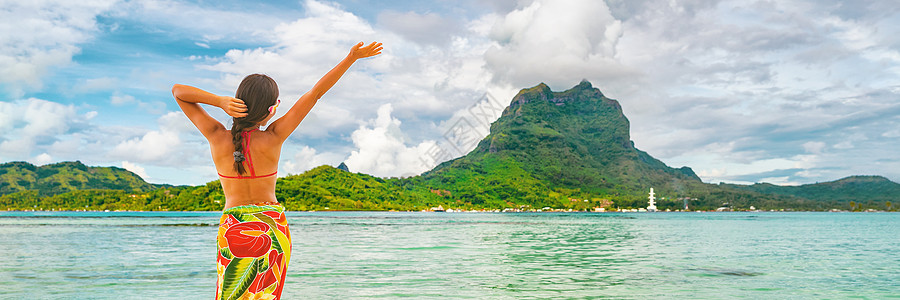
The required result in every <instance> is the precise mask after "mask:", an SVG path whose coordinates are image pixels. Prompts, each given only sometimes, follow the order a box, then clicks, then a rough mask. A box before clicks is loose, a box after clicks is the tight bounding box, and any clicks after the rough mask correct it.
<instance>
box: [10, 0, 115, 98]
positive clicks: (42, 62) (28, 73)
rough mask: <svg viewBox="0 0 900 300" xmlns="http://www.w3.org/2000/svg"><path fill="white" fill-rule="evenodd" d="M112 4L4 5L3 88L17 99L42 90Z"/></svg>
mask: <svg viewBox="0 0 900 300" xmlns="http://www.w3.org/2000/svg"><path fill="white" fill-rule="evenodd" d="M114 2H115V1H113V0H108V1H105V0H95V1H65V0H61V1H3V2H2V3H0V73H3V74H4V75H3V76H2V77H0V85H5V86H6V88H7V91H8V92H10V93H11V94H12V95H14V96H16V97H19V96H22V95H23V93H24V91H25V90H26V89H37V88H40V87H41V85H42V79H43V77H44V76H46V74H47V72H49V71H50V70H51V69H52V68H54V67H58V66H63V65H67V64H69V63H71V60H72V56H73V55H75V54H77V53H78V52H79V51H80V47H79V45H80V44H81V43H84V42H86V41H88V40H90V39H91V37H92V35H93V34H94V33H95V32H96V31H97V24H96V21H95V16H97V15H98V14H100V13H102V12H104V11H106V10H107V9H109V7H110V6H111V5H112V4H113V3H114Z"/></svg>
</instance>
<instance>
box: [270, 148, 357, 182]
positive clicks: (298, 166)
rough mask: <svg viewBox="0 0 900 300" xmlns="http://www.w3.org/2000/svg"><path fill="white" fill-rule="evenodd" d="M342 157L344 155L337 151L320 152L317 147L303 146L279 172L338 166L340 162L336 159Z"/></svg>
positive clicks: (284, 173)
mask: <svg viewBox="0 0 900 300" xmlns="http://www.w3.org/2000/svg"><path fill="white" fill-rule="evenodd" d="M342 158H343V156H342V155H340V154H337V153H328V152H326V153H318V152H317V151H316V149H313V148H310V147H309V146H303V148H301V149H300V151H297V153H295V154H294V156H293V157H291V158H290V159H288V160H287V161H285V162H284V163H283V164H282V165H281V168H279V172H280V173H281V174H283V175H289V174H300V173H303V172H306V171H308V170H310V169H312V168H315V167H318V166H321V165H332V166H337V164H339V163H340V162H338V163H337V164H336V163H335V161H340V159H342Z"/></svg>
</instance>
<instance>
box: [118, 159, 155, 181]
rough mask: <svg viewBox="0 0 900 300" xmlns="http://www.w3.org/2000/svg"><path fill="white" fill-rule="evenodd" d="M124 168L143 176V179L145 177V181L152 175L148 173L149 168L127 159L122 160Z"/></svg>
mask: <svg viewBox="0 0 900 300" xmlns="http://www.w3.org/2000/svg"><path fill="white" fill-rule="evenodd" d="M122 168H125V170H128V171H131V173H134V174H137V175H138V176H141V179H144V180H145V181H146V180H148V179H150V176H148V175H147V170H145V169H144V167H141V166H139V165H138V164H135V163H131V162H128V161H127V160H126V161H122Z"/></svg>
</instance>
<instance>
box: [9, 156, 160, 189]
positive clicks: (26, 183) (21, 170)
mask: <svg viewBox="0 0 900 300" xmlns="http://www.w3.org/2000/svg"><path fill="white" fill-rule="evenodd" d="M154 188H156V186H154V185H152V184H149V183H147V182H146V181H144V180H143V179H141V177H140V176H138V175H137V174H134V173H132V172H130V171H128V170H125V169H122V168H116V167H88V166H85V165H84V164H82V163H81V162H80V161H74V162H61V163H56V164H49V165H44V166H39V167H38V166H35V165H32V164H30V163H27V162H9V163H4V164H0V196H3V195H7V194H12V193H16V192H23V191H37V192H38V193H39V194H40V195H42V196H53V195H58V194H62V193H66V192H71V191H76V190H87V189H109V190H124V191H138V192H146V191H149V190H152V189H154Z"/></svg>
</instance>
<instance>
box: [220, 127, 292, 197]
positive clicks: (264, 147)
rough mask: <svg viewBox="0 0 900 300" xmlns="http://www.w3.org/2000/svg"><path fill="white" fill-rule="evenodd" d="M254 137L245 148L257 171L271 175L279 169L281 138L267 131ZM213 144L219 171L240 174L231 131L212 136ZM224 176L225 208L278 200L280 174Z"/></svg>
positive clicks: (226, 174) (234, 174) (232, 174)
mask: <svg viewBox="0 0 900 300" xmlns="http://www.w3.org/2000/svg"><path fill="white" fill-rule="evenodd" d="M250 137H251V139H250V143H249V147H248V148H246V149H244V151H245V152H249V153H248V154H249V155H250V156H251V157H252V159H253V169H254V171H255V173H256V174H271V173H275V172H276V171H278V159H279V157H280V156H281V144H282V141H281V139H279V138H277V137H275V136H274V135H272V134H271V133H270V132H267V131H254V132H252V133H251V134H250ZM209 144H210V152H212V158H213V163H215V165H216V171H217V172H218V173H219V174H221V175H224V176H227V177H237V176H238V174H237V171H235V170H234V155H233V153H234V144H232V142H231V130H223V131H221V133H217V134H215V135H214V136H210V137H209ZM248 171H249V169H248ZM245 175H246V174H245ZM224 176H220V177H219V179H220V180H221V182H222V190H223V191H224V193H225V208H229V207H234V206H241V205H247V204H256V203H263V202H276V201H277V200H276V198H275V182H276V180H277V176H266V177H261V178H226V177H224Z"/></svg>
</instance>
